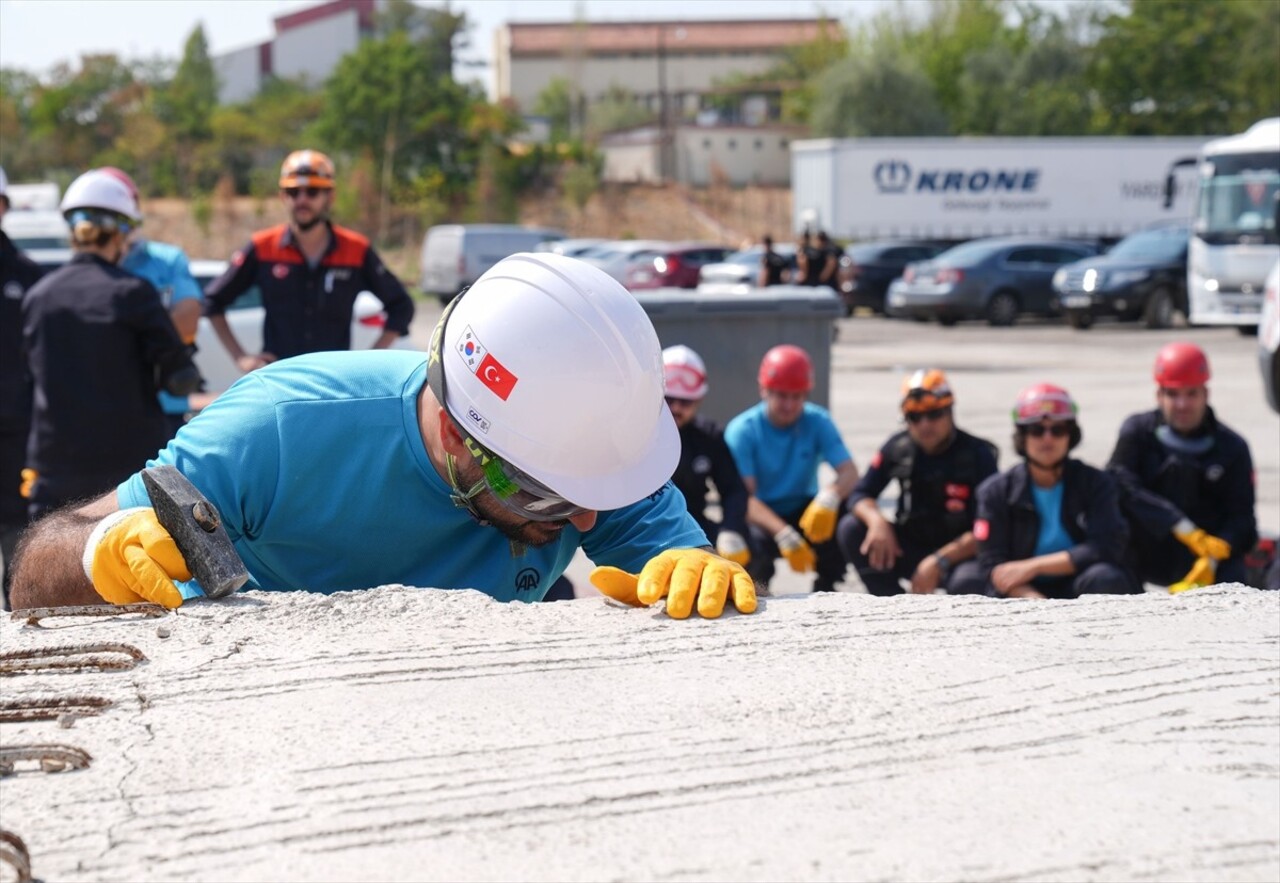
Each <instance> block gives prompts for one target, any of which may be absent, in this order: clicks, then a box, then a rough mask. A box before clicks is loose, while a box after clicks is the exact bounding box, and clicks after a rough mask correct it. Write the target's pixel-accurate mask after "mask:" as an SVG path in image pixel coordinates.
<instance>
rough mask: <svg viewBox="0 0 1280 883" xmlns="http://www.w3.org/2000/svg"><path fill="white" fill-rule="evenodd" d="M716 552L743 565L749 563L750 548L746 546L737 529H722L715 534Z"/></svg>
mask: <svg viewBox="0 0 1280 883" xmlns="http://www.w3.org/2000/svg"><path fill="white" fill-rule="evenodd" d="M716 554H717V555H719V556H720V557H721V558H728V559H729V560H730V561H732V562H733V563H734V564H741V565H742V566H743V567H746V566H747V565H748V564H750V563H751V550H750V549H748V548H747V541H746V540H744V539H743V538H742V534H740V533H738V532H737V531H733V530H722V531H720V533H718V534H716Z"/></svg>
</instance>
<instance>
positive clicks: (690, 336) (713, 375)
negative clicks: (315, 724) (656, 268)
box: [636, 285, 844, 427]
mask: <svg viewBox="0 0 1280 883" xmlns="http://www.w3.org/2000/svg"><path fill="white" fill-rule="evenodd" d="M636 300H637V301H639V302H640V305H641V306H643V307H644V309H645V312H646V313H648V315H649V319H650V320H651V321H652V322H653V327H654V328H655V329H657V332H658V340H660V341H662V345H663V346H664V347H668V346H674V345H676V344H679V343H682V344H684V345H685V346H689V347H692V348H693V349H694V350H696V351H697V353H698V355H700V356H702V359H703V361H704V362H706V364H707V382H708V383H709V384H710V391H709V392H708V393H707V398H706V400H705V401H704V402H703V404H702V409H701V412H700V413H701V414H703V415H705V416H707V417H710V418H711V419H712V420H715V421H716V422H717V423H719V424H720V425H721V426H722V427H723V426H724V425H725V424H726V423H728V422H729V419H730V418H732V417H734V416H736V415H737V414H740V413H741V412H743V411H745V410H746V409H747V408H749V407H751V406H752V405H754V404H755V403H756V402H758V401H760V390H759V387H758V386H757V384H756V372H757V371H758V370H759V368H760V359H761V358H763V357H764V354H765V353H766V352H767V351H768V350H769V348H770V347H773V346H777V345H778V344H780V343H790V344H795V345H796V346H799V347H802V348H803V349H804V350H805V351H806V352H807V353H808V354H809V357H810V358H812V359H813V372H814V385H813V393H812V394H811V396H810V400H811V401H813V402H814V403H816V404H819V405H822V406H823V407H824V408H825V407H828V405H829V402H830V391H831V338H832V334H833V330H832V329H833V324H832V323H834V322H835V320H836V319H837V318H838V317H840V316H843V315H844V308H843V306H842V304H841V302H840V299H839V298H838V297H837V296H836V294H835V292H833V291H832V290H831V289H830V288H808V287H802V286H796V285H776V286H773V287H770V288H757V289H751V291H750V293H745V294H698V293H696V292H693V291H690V290H688V289H681V288H662V289H658V290H656V291H644V292H636Z"/></svg>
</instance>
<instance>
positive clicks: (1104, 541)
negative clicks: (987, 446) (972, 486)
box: [973, 383, 1142, 598]
mask: <svg viewBox="0 0 1280 883" xmlns="http://www.w3.org/2000/svg"><path fill="white" fill-rule="evenodd" d="M1078 410H1079V409H1078V408H1077V407H1076V403H1075V400H1074V399H1073V398H1072V397H1071V394H1070V393H1068V392H1067V391H1066V390H1065V389H1063V388H1062V387H1060V386H1055V385H1053V384H1051V383H1037V384H1034V385H1032V386H1029V387H1027V388H1026V389H1024V390H1022V392H1020V393H1019V394H1018V397H1017V400H1016V401H1015V402H1014V406H1013V415H1012V416H1013V424H1014V434H1013V447H1014V450H1015V451H1017V453H1018V454H1019V455H1020V456H1021V457H1022V458H1023V462H1022V463H1018V464H1017V465H1015V466H1013V467H1012V468H1010V469H1008V470H1006V471H1004V472H1001V473H999V474H997V475H993V476H991V477H990V478H988V479H987V480H986V481H984V482H983V483H982V484H981V485H980V486H979V487H978V515H977V518H976V520H975V521H974V524H973V535H974V536H975V537H976V538H977V540H978V566H979V569H980V577H979V578H980V579H983V580H984V581H985V582H986V584H987V589H988V591H989V593H990V594H993V595H997V596H1000V597H1006V598H1076V597H1078V596H1080V595H1085V594H1112V595H1124V594H1134V593H1138V592H1141V591H1142V587H1141V585H1140V584H1139V583H1138V582H1137V581H1136V580H1134V579H1133V576H1132V574H1131V573H1130V572H1129V571H1128V570H1127V569H1126V567H1125V566H1124V560H1123V559H1124V550H1125V543H1126V541H1127V540H1128V536H1129V531H1128V528H1127V526H1126V525H1125V522H1124V518H1123V517H1122V516H1121V514H1120V504H1119V502H1118V496H1117V490H1116V485H1115V482H1114V481H1112V479H1111V476H1110V475H1108V474H1107V473H1106V472H1103V471H1102V470H1100V469H1096V468H1094V467H1093V466H1090V465H1088V464H1086V463H1083V462H1081V461H1080V460H1076V459H1073V458H1072V457H1071V456H1070V452H1071V451H1072V450H1073V449H1074V448H1075V447H1076V446H1077V445H1078V444H1080V440H1081V431H1080V424H1079V423H1078V422H1077V419H1076V416H1077V413H1078Z"/></svg>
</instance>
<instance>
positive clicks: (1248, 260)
mask: <svg viewBox="0 0 1280 883" xmlns="http://www.w3.org/2000/svg"><path fill="white" fill-rule="evenodd" d="M1190 162H1195V163H1196V164H1197V166H1198V170H1199V193H1198V195H1197V198H1196V210H1195V215H1194V221H1195V222H1194V225H1193V227H1192V234H1191V242H1190V245H1189V246H1188V249H1187V303H1188V307H1189V313H1188V316H1187V320H1188V321H1189V322H1190V323H1191V324H1192V325H1236V326H1239V327H1240V329H1241V332H1242V333H1252V331H1253V329H1254V328H1256V327H1257V325H1258V318H1259V316H1260V314H1261V311H1262V290H1263V285H1264V283H1265V281H1266V278H1267V273H1268V272H1269V271H1270V270H1271V265H1272V264H1274V263H1275V261H1276V258H1277V257H1280V244H1278V241H1277V239H1276V228H1277V221H1278V220H1280V117H1276V118H1272V119H1266V120H1262V121H1261V122H1258V123H1254V124H1253V125H1252V126H1250V127H1249V129H1248V131H1246V132H1244V133H1243V134H1240V135H1232V136H1231V137H1229V138H1219V139H1217V140H1214V141H1210V142H1209V143H1207V144H1205V146H1204V147H1203V148H1201V150H1200V155H1199V157H1197V158H1196V160H1192V161H1190ZM1169 177H1170V183H1169V185H1168V187H1167V192H1172V190H1173V186H1174V185H1173V180H1172V179H1173V174H1172V171H1171V172H1170V176H1169Z"/></svg>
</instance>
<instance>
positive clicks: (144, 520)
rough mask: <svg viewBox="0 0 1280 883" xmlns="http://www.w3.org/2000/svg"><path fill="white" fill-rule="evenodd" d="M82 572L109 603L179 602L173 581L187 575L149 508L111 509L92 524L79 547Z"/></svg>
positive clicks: (174, 545) (168, 604)
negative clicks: (82, 556) (81, 555)
mask: <svg viewBox="0 0 1280 883" xmlns="http://www.w3.org/2000/svg"><path fill="white" fill-rule="evenodd" d="M83 563H84V572H85V575H86V576H88V577H89V581H90V582H92V583H93V590H94V591H95V592H97V593H98V594H99V595H101V596H102V598H103V600H105V601H107V602H109V603H111V604H136V603H137V602H139V601H151V602H152V603H155V604H160V605H162V606H164V607H168V608H169V609H171V610H172V609H173V608H174V607H178V606H179V605H181V604H182V593H181V592H179V591H178V587H177V586H175V585H174V584H173V581H174V580H189V579H191V571H190V570H189V569H188V568H187V562H186V561H184V560H183V559H182V553H181V552H179V551H178V545H177V543H175V542H174V541H173V537H171V536H170V535H169V532H168V531H167V530H165V529H164V528H163V527H161V526H160V522H159V521H157V520H156V513H155V510H154V509H152V508H150V507H146V506H143V507H139V508H136V509H123V510H121V511H119V512H112V513H111V514H110V515H108V516H107V517H106V518H104V519H102V520H101V521H99V522H98V524H97V526H96V527H94V529H93V533H91V534H89V541H88V542H87V543H85V547H84V558H83Z"/></svg>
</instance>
